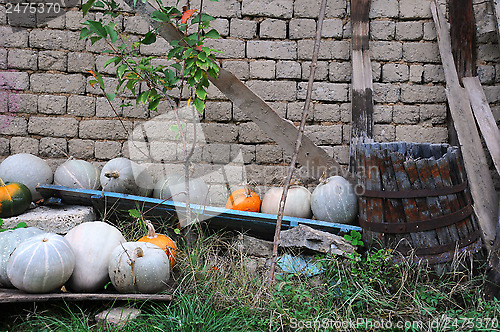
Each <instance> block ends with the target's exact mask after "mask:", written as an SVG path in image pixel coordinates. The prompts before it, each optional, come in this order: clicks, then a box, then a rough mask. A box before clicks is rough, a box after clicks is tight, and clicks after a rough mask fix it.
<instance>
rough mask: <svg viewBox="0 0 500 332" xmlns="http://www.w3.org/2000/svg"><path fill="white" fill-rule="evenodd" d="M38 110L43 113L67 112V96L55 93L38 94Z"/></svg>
mask: <svg viewBox="0 0 500 332" xmlns="http://www.w3.org/2000/svg"><path fill="white" fill-rule="evenodd" d="M38 112H39V113H42V114H59V115H61V114H65V113H66V97H65V96H54V95H41V96H38Z"/></svg>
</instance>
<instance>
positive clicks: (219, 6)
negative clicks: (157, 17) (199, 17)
mask: <svg viewBox="0 0 500 332" xmlns="http://www.w3.org/2000/svg"><path fill="white" fill-rule="evenodd" d="M200 1H201V0H193V1H190V2H189V4H190V6H191V8H200ZM173 5H175V4H173ZM240 8H241V3H240V1H238V0H220V1H216V2H214V1H203V12H204V13H206V14H208V15H211V16H213V17H240V16H241V9H240Z"/></svg>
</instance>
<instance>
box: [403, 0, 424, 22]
mask: <svg viewBox="0 0 500 332" xmlns="http://www.w3.org/2000/svg"><path fill="white" fill-rule="evenodd" d="M399 11H400V16H401V17H402V18H414V19H420V18H431V17H432V14H431V7H430V1H429V0H423V1H412V0H400V1H399Z"/></svg>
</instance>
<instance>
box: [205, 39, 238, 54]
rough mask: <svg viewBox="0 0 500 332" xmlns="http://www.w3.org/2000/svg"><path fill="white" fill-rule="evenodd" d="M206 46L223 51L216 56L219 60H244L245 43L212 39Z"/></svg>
mask: <svg viewBox="0 0 500 332" xmlns="http://www.w3.org/2000/svg"><path fill="white" fill-rule="evenodd" d="M205 46H207V47H210V48H213V49H216V50H219V51H222V52H223V53H218V54H217V55H216V56H217V57H218V58H224V59H226V58H232V59H238V58H244V57H245V42H244V41H242V40H237V39H210V40H207V41H206V42H205Z"/></svg>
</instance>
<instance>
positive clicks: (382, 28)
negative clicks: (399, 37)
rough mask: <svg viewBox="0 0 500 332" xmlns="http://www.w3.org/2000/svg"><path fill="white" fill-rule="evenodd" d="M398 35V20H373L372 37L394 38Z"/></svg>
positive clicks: (380, 38)
mask: <svg viewBox="0 0 500 332" xmlns="http://www.w3.org/2000/svg"><path fill="white" fill-rule="evenodd" d="M395 36H396V22H394V21H386V20H383V21H371V22H370V38H371V39H373V40H392V39H394V37H395Z"/></svg>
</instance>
